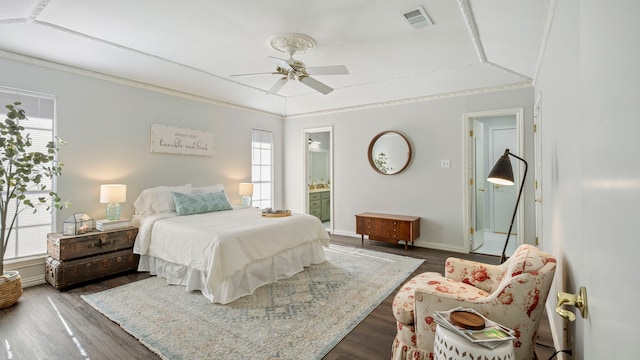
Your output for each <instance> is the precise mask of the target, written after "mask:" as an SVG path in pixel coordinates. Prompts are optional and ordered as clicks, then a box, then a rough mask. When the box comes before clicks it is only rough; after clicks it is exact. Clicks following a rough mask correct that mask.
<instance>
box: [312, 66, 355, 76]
mask: <svg viewBox="0 0 640 360" xmlns="http://www.w3.org/2000/svg"><path fill="white" fill-rule="evenodd" d="M306 70H307V73H309V75H347V74H349V70H347V67H346V66H344V65H333V66H313V67H308V68H307V69H306Z"/></svg>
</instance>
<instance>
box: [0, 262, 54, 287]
mask: <svg viewBox="0 0 640 360" xmlns="http://www.w3.org/2000/svg"><path fill="white" fill-rule="evenodd" d="M45 257H46V255H43V256H34V257H31V258H27V259H20V260H15V261H10V262H8V263H6V264H5V267H4V268H5V270H16V271H18V272H20V277H21V278H22V287H23V288H26V287H29V286H34V285H40V284H44V283H45V278H44V271H45V266H44V259H45Z"/></svg>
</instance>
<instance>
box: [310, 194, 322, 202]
mask: <svg viewBox="0 0 640 360" xmlns="http://www.w3.org/2000/svg"><path fill="white" fill-rule="evenodd" d="M321 198H322V195H321V193H310V194H309V202H311V201H315V200H320V199H321Z"/></svg>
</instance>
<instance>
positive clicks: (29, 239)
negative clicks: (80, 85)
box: [0, 87, 56, 259]
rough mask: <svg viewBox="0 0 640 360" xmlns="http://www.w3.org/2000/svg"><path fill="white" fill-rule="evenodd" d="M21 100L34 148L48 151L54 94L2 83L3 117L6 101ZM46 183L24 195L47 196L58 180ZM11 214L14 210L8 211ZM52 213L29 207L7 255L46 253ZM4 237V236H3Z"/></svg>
mask: <svg viewBox="0 0 640 360" xmlns="http://www.w3.org/2000/svg"><path fill="white" fill-rule="evenodd" d="M16 101H17V102H21V103H22V105H20V106H21V107H22V108H23V109H24V110H25V115H26V116H27V118H28V119H29V120H26V121H21V122H20V125H22V126H23V127H24V128H25V130H24V131H25V132H26V133H29V134H30V136H31V139H32V140H33V145H32V147H31V150H32V151H40V152H44V153H46V151H47V147H46V145H47V143H48V142H50V141H52V140H54V127H55V98H54V97H53V96H50V95H44V94H35V93H29V92H26V91H20V90H14V89H8V88H2V87H0V116H2V119H0V120H4V119H5V118H6V114H7V108H5V105H8V104H13V103H14V102H16ZM43 184H44V185H46V186H47V189H46V190H45V191H40V190H38V191H35V190H34V191H29V192H27V193H26V194H25V195H26V196H27V197H28V198H30V199H31V200H32V201H33V202H34V203H37V202H38V201H37V199H38V197H40V196H43V195H44V196H46V195H47V194H48V192H49V191H51V190H53V191H56V190H55V181H51V180H49V179H46V180H44V181H43ZM16 206H17V202H12V203H11V204H9V209H12V208H13V209H15V207H16ZM9 215H11V212H10V213H9ZM53 224H54V217H53V213H50V212H47V211H46V210H44V209H40V210H38V212H36V213H35V214H34V213H33V211H30V209H28V208H27V209H26V210H25V211H23V212H22V213H20V215H18V218H17V220H16V224H15V225H14V228H13V231H12V232H11V238H10V239H9V242H8V243H7V250H6V252H5V259H17V258H22V257H27V256H33V255H41V254H46V253H47V234H48V233H51V232H53ZM3 240H4V239H3Z"/></svg>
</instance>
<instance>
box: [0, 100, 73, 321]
mask: <svg viewBox="0 0 640 360" xmlns="http://www.w3.org/2000/svg"><path fill="white" fill-rule="evenodd" d="M20 105H21V103H19V102H14V103H13V104H12V105H11V104H10V105H6V106H5V107H6V108H7V109H8V112H7V114H6V119H5V120H4V122H0V162H1V163H0V226H1V228H0V309H2V308H5V307H8V306H11V305H13V304H15V302H16V301H18V299H19V298H20V296H22V279H21V277H20V274H19V273H18V272H17V271H5V270H4V255H5V252H6V250H7V245H8V242H9V238H10V237H11V232H12V231H13V227H14V225H15V223H16V219H17V218H18V215H19V214H20V213H21V212H22V211H24V210H26V209H32V210H33V212H34V213H35V212H36V211H38V208H40V207H46V209H47V211H49V210H51V209H52V208H53V207H56V208H63V207H65V206H66V205H67V203H66V202H64V203H63V202H61V201H60V197H59V196H58V194H57V193H56V192H54V191H51V190H50V189H49V190H50V191H49V192H48V194H47V196H42V197H39V198H38V200H37V201H35V202H34V201H32V200H31V199H29V198H27V196H26V193H27V192H28V191H34V190H40V191H46V190H47V185H46V182H45V180H47V179H52V178H53V177H54V176H57V175H60V174H61V173H62V166H63V164H62V163H58V162H57V161H56V158H55V155H56V153H57V152H58V150H59V147H58V144H62V143H63V142H62V140H60V139H58V138H56V141H50V142H49V143H47V147H46V152H39V151H32V139H31V137H30V135H29V134H28V133H26V134H25V131H24V130H25V129H24V127H23V126H21V125H20V124H19V122H21V121H26V120H28V119H27V117H26V115H25V111H24V109H22V108H21V107H20Z"/></svg>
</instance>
